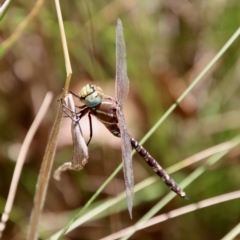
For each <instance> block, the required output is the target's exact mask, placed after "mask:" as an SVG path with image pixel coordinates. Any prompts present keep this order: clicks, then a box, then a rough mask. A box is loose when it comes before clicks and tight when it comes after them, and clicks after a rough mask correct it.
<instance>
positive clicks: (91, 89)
mask: <svg viewBox="0 0 240 240" xmlns="http://www.w3.org/2000/svg"><path fill="white" fill-rule="evenodd" d="M103 95H104V94H103V91H102V89H101V88H100V87H98V86H96V85H93V84H87V85H86V86H84V87H83V88H82V89H81V91H80V93H79V97H80V101H81V102H82V103H84V104H86V105H87V106H88V107H95V106H97V105H98V104H100V103H101V102H102V99H103Z"/></svg>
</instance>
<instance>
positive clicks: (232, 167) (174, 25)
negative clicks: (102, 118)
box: [0, 0, 240, 240]
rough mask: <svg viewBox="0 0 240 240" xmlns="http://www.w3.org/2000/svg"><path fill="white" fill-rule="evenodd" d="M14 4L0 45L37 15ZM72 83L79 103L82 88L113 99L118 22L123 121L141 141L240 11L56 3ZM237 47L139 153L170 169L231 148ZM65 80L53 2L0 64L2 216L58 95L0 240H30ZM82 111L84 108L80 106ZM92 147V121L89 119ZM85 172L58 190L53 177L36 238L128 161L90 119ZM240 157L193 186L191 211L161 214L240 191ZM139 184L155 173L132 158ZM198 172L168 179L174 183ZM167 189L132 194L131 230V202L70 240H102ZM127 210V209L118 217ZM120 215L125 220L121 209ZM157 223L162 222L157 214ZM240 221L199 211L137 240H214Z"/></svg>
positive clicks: (112, 188) (26, 4)
mask: <svg viewBox="0 0 240 240" xmlns="http://www.w3.org/2000/svg"><path fill="white" fill-rule="evenodd" d="M33 4H34V3H33V2H31V1H22V0H20V1H17V2H16V1H15V2H13V3H12V5H11V6H10V8H9V10H8V11H7V13H6V15H5V17H4V18H3V20H2V21H1V25H0V41H1V42H3V41H4V40H6V39H7V38H8V37H9V36H10V35H11V34H13V33H14V31H15V29H16V28H17V26H18V25H19V24H20V23H21V21H23V20H24V19H25V18H26V16H27V15H28V14H29V12H30V11H31V9H32V8H33ZM61 7H62V14H63V19H64V25H65V31H66V35H67V41H68V47H69V53H70V58H71V65H72V69H73V76H72V82H71V86H70V89H71V90H72V91H73V92H76V93H78V92H79V91H80V89H81V88H82V87H83V86H84V85H85V84H87V83H94V84H96V85H100V86H101V87H102V89H103V90H104V92H105V93H106V94H107V95H114V78H115V54H116V53H115V26H116V21H117V18H121V20H122V22H123V28H124V35H125V42H126V49H127V64H128V76H129V79H130V92H129V97H128V99H127V101H126V104H125V108H124V112H125V115H126V122H127V126H128V130H129V132H130V134H132V135H133V136H134V138H135V139H137V140H141V138H142V137H143V136H144V135H145V134H146V132H147V131H148V130H149V129H150V128H151V127H152V126H153V125H154V124H155V122H156V121H157V120H158V119H159V118H160V117H161V116H162V115H163V114H164V112H165V111H166V110H167V109H168V108H169V107H170V106H171V104H173V103H174V102H175V101H176V99H177V98H178V97H179V96H180V95H181V93H183V91H184V90H185V89H186V88H187V86H189V85H190V84H191V82H192V81H193V80H194V78H195V77H196V76H197V75H198V74H199V73H200V72H201V70H202V69H203V68H204V67H205V66H206V65H207V64H208V63H209V62H210V61H211V60H212V58H213V57H214V56H215V54H216V53H217V52H218V50H219V49H220V48H221V47H222V46H223V45H224V44H225V42H226V41H227V40H228V39H229V38H230V36H231V35H232V34H233V33H234V32H235V31H236V29H237V28H238V27H239V23H240V14H239V13H240V1H238V0H230V1H206V0H203V1H181V0H180V1H174V0H170V1H157V0H151V1H147V0H145V1H143V0H142V1H134V0H130V1H120V0H118V1H108V0H105V1H87V0H85V1H61ZM239 46H240V41H239V39H237V41H235V42H234V43H233V44H232V46H231V47H230V49H229V50H228V51H227V52H226V53H225V54H224V56H223V57H222V58H221V59H220V61H218V62H217V64H216V65H215V66H214V68H212V69H211V70H210V72H208V74H207V75H206V77H204V79H203V80H202V81H201V82H200V83H199V84H198V85H197V86H196V87H195V88H194V90H193V91H191V93H189V94H188V95H187V97H186V98H185V99H184V101H183V102H182V103H181V104H180V105H179V107H178V108H177V109H176V110H175V111H174V113H173V114H172V115H171V116H170V117H169V118H168V119H167V120H166V121H165V122H164V123H163V124H162V125H161V126H160V127H159V128H158V130H157V131H156V132H155V133H154V134H153V135H152V136H151V138H150V139H149V140H148V141H147V142H146V143H145V144H144V147H146V149H148V151H149V152H150V153H151V155H152V156H153V157H154V158H155V159H156V160H157V161H158V162H159V163H160V164H161V165H162V166H163V167H168V166H171V165H173V164H174V163H177V162H179V161H181V160H183V159H184V158H187V157H190V156H191V155H193V154H196V153H198V152H200V151H203V150H205V149H207V148H210V147H212V146H214V145H216V144H219V143H222V142H225V141H228V140H231V139H232V138H233V137H235V136H237V135H238V134H239V127H240V121H239V119H240V111H239V110H240V101H239V95H240V82H239V77H240V72H239V69H240V58H239V52H240V48H239ZM65 78H66V70H65V63H64V57H63V51H62V43H61V39H60V33H59V26H58V21H57V17H56V10H55V5H54V2H53V1H46V2H45V3H44V5H43V7H42V8H41V9H40V11H39V13H38V14H37V16H36V17H35V18H34V19H33V20H32V21H31V22H30V23H29V24H28V26H27V28H26V29H25V30H24V32H23V34H22V35H21V37H20V38H19V39H18V40H17V41H16V43H15V44H13V45H12V46H11V48H10V49H9V51H7V52H6V54H5V55H4V56H3V57H2V58H1V62H0V101H1V104H0V169H1V173H0V176H1V181H0V208H1V212H2V211H3V208H4V204H5V201H6V197H7V194H8V190H9V186H10V182H11V177H12V174H13V170H14V166H15V161H16V158H17V156H18V153H19V149H20V146H21V144H22V142H23V140H24V137H25V135H26V133H27V131H28V129H29V127H30V125H31V123H32V121H33V119H34V116H35V115H36V113H37V112H38V109H39V107H40V105H41V103H42V101H43V98H44V96H45V94H46V92H47V91H52V92H53V93H54V95H55V98H54V101H53V103H52V105H51V108H50V109H49V111H48V113H47V115H46V117H45V119H44V121H43V123H42V124H41V126H40V128H39V130H38V132H37V134H36V136H35V137H34V141H33V142H32V144H31V148H30V151H29V153H28V156H27V159H26V164H25V166H24V169H23V173H22V176H21V179H20V183H19V187H18V191H17V195H16V200H15V204H14V210H13V212H12V214H11V220H10V221H9V222H8V224H7V228H6V230H5V232H4V238H3V239H24V238H25V235H26V226H27V224H28V222H29V216H30V212H31V209H32V206H33V196H34V193H35V185H36V180H37V176H38V173H39V169H40V166H41V162H42V157H43V154H44V150H45V146H46V143H47V140H48V136H49V133H50V131H51V127H52V125H53V121H54V118H55V115H56V111H57V106H58V103H57V99H60V98H61V93H62V89H63V87H64V82H65ZM78 105H79V103H78ZM69 124H70V120H69V119H64V120H63V122H62V128H61V133H60V137H59V147H58V149H57V153H56V158H55V159H56V161H55V163H54V169H56V168H57V167H58V166H59V165H61V164H62V163H63V162H66V161H70V160H71V157H72V146H71V135H70V125H69ZM82 127H83V131H84V136H85V138H86V140H87V139H88V137H89V126H88V120H87V119H84V120H83V121H82ZM89 154H90V158H89V163H88V164H87V165H86V166H85V168H84V170H82V171H81V172H66V173H64V174H63V175H62V180H61V182H56V181H55V180H54V179H52V178H51V181H50V186H49V189H48V193H47V199H46V203H45V208H44V214H43V220H42V221H41V229H42V230H43V232H45V234H46V236H48V234H50V233H53V232H54V231H55V230H57V229H59V228H60V227H63V226H64V225H65V224H66V223H67V222H68V221H69V219H68V218H67V217H66V216H65V214H64V213H66V212H68V211H71V210H74V209H77V208H80V207H82V206H83V205H84V204H85V203H86V202H87V201H88V200H89V198H90V197H91V196H92V194H93V193H95V192H96V191H97V189H98V188H99V186H101V184H102V183H103V182H104V181H105V180H106V178H107V177H108V176H109V175H110V174H111V173H112V172H113V171H114V169H115V168H116V167H117V166H118V165H119V164H120V162H121V148H120V142H119V139H116V138H114V137H113V136H111V134H110V133H108V131H107V130H106V129H105V128H104V127H103V126H101V124H99V123H97V122H95V121H94V132H93V140H92V142H91V144H90V146H89ZM239 156H240V151H239V148H235V149H234V150H232V151H231V152H230V153H229V154H228V155H226V156H225V157H224V158H223V159H221V161H219V162H218V163H217V164H215V165H213V166H212V167H211V168H210V169H208V171H206V172H205V173H204V174H203V175H202V176H201V177H200V178H199V179H197V180H196V181H195V182H194V183H193V184H192V185H191V186H189V187H187V188H186V192H187V195H188V196H189V198H190V200H189V201H188V202H186V201H184V200H182V199H180V198H178V197H176V198H175V199H174V200H173V201H171V202H170V203H169V204H168V205H167V206H166V207H165V208H164V209H163V210H162V212H160V213H165V212H168V211H170V210H173V209H176V208H178V207H181V206H185V205H187V204H190V203H195V202H198V201H201V200H204V199H207V198H210V197H214V196H217V195H220V194H224V193H228V192H231V191H236V190H238V189H239V185H240V178H239V172H240V164H239ZM133 164H134V176H135V182H136V183H138V182H140V181H142V180H144V179H145V178H147V177H150V176H152V175H153V174H154V173H153V172H152V170H151V169H150V168H149V167H148V166H147V165H146V164H145V163H144V161H143V160H142V159H141V158H140V157H139V156H137V155H135V156H134V157H133ZM200 164H202V163H198V164H194V165H192V166H190V167H188V168H185V169H183V170H181V171H180V172H178V173H176V174H173V177H174V179H175V180H176V181H178V182H180V181H181V179H183V178H184V177H186V176H188V175H189V174H190V173H191V172H192V171H193V170H194V169H195V168H197V167H198V166H199V165H200ZM122 191H124V180H123V174H122V172H121V173H120V174H118V176H117V177H116V178H115V179H114V181H113V182H112V183H111V184H110V185H109V186H108V187H107V188H106V189H105V191H104V192H103V193H102V194H101V195H100V196H99V197H98V200H97V201H103V202H104V200H106V199H108V198H109V197H112V196H116V195H118V194H119V193H121V192H122ZM168 191H169V190H168V189H167V188H166V187H165V185H164V184H163V183H162V182H161V180H159V181H157V182H156V183H155V184H153V185H152V186H150V187H148V188H147V189H146V190H144V191H140V192H139V193H137V194H136V196H135V206H134V208H133V220H130V219H129V215H128V212H127V210H126V201H124V202H122V203H121V204H120V203H119V205H117V206H116V207H113V208H112V209H111V208H110V209H109V212H108V214H107V217H104V218H101V219H99V220H94V221H90V222H88V223H86V224H84V225H83V226H81V227H79V228H77V229H76V230H74V231H72V232H71V233H69V234H68V235H67V237H66V239H99V238H101V237H104V236H106V235H108V234H110V233H112V232H115V231H118V230H121V229H122V228H124V227H127V226H131V225H132V224H133V223H135V222H136V221H137V220H139V219H140V218H141V217H142V216H143V215H144V214H145V213H146V212H147V211H148V210H150V209H151V207H153V206H154V205H155V204H156V203H157V202H158V201H159V200H160V199H161V198H162V196H163V194H165V193H167V192H168ZM123 207H124V208H125V210H123V211H120V209H121V208H123ZM118 208H119V211H118V210H117V209H118ZM160 213H159V214H160ZM239 219H240V205H239V201H238V200H235V201H230V202H226V203H224V204H220V205H215V206H212V207H208V208H206V209H202V210H197V211H195V212H193V213H189V214H186V215H183V216H180V217H177V218H174V219H171V220H168V221H166V222H163V223H160V224H157V225H155V226H152V227H149V228H146V229H144V230H141V231H139V232H137V233H136V234H134V235H133V236H132V237H131V239H164V240H165V239H196V240H198V239H211V240H212V239H219V238H221V237H222V236H224V235H225V234H226V233H227V232H229V231H230V230H231V229H232V228H233V227H234V226H235V225H236V224H237V223H238V222H239Z"/></svg>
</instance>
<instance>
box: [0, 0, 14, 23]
mask: <svg viewBox="0 0 240 240" xmlns="http://www.w3.org/2000/svg"><path fill="white" fill-rule="evenodd" d="M11 2H12V0H6V1H5V2H4V3H3V5H2V6H1V7H0V21H1V20H2V19H3V17H4V15H5V13H6V12H7V10H8V8H9V5H10V3H11Z"/></svg>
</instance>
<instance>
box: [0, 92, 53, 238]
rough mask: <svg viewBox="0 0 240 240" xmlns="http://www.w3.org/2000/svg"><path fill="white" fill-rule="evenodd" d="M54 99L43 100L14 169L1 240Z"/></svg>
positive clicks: (47, 95)
mask: <svg viewBox="0 0 240 240" xmlns="http://www.w3.org/2000/svg"><path fill="white" fill-rule="evenodd" d="M52 98H53V94H52V93H51V92H48V93H47V94H46V96H45V98H44V100H43V103H42V106H41V107H40V109H39V111H38V114H37V116H36V117H35V119H34V121H33V123H32V125H31V127H30V129H29V131H28V133H27V135H26V137H25V139H24V141H23V144H22V147H21V150H20V152H19V155H18V159H17V163H16V166H15V169H14V173H13V177H12V182H11V185H10V190H9V193H8V198H7V202H6V205H5V209H4V212H3V214H2V218H1V222H0V238H1V237H2V233H3V231H4V229H5V226H6V223H7V221H8V218H9V213H10V212H11V210H12V206H13V201H14V198H15V195H16V190H17V186H18V182H19V178H20V175H21V172H22V168H23V164H24V161H25V158H26V155H27V152H28V149H29V146H30V144H31V142H32V140H33V137H34V135H35V133H36V131H37V129H38V127H39V125H40V123H41V122H42V120H43V118H44V116H45V115H46V112H47V110H48V108H49V105H50V103H51V101H52Z"/></svg>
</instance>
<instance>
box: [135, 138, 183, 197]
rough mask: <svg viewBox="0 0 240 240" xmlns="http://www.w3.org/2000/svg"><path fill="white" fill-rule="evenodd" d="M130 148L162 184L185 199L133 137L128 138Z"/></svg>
mask: <svg viewBox="0 0 240 240" xmlns="http://www.w3.org/2000/svg"><path fill="white" fill-rule="evenodd" d="M130 141H131V145H132V148H133V149H135V150H136V151H137V152H138V154H139V155H140V156H141V157H142V158H144V159H145V161H146V163H147V164H148V165H149V166H150V167H152V169H153V171H154V172H155V173H156V174H157V175H158V176H160V177H161V179H162V180H163V182H164V183H165V184H166V185H167V186H168V187H169V188H170V189H171V190H172V191H173V192H175V193H176V194H178V195H179V196H180V197H182V198H187V197H186V193H185V192H184V191H183V190H182V189H181V188H180V187H179V186H178V185H177V183H176V182H175V181H174V180H173V179H172V178H171V177H170V176H169V175H168V174H167V172H166V171H165V170H164V169H163V168H162V167H161V166H160V165H159V163H158V162H157V161H156V160H155V159H154V158H153V157H152V156H151V155H150V154H149V152H148V151H147V150H146V149H145V148H144V147H142V146H141V145H140V144H139V143H138V142H137V141H136V140H135V139H134V138H133V137H130Z"/></svg>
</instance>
